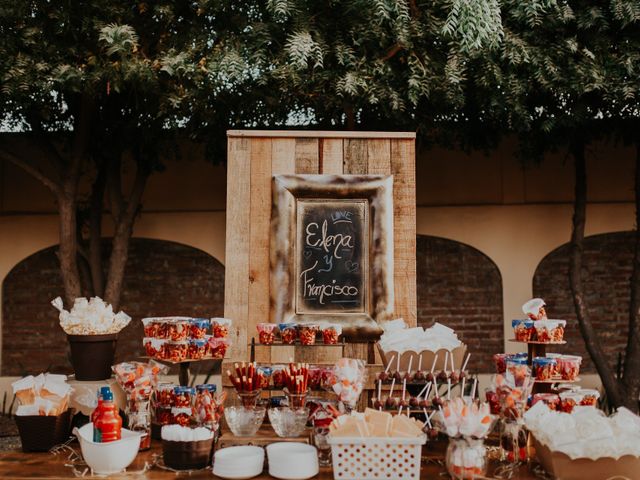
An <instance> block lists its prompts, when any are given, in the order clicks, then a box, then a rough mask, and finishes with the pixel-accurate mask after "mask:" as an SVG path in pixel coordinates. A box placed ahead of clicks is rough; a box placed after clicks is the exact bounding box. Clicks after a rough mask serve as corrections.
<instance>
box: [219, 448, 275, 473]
mask: <svg viewBox="0 0 640 480" xmlns="http://www.w3.org/2000/svg"><path fill="white" fill-rule="evenodd" d="M263 468H264V450H263V449H262V448H261V447H251V446H247V447H228V448H223V449H221V450H218V451H217V452H216V453H215V455H214V457H213V474H214V475H216V476H218V477H220V478H228V479H235V480H240V479H243V478H253V477H255V476H257V475H260V474H261V473H262V469H263Z"/></svg>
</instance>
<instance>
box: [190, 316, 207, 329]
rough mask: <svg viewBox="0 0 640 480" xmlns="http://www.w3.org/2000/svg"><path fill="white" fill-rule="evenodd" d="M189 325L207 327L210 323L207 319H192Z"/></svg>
mask: <svg viewBox="0 0 640 480" xmlns="http://www.w3.org/2000/svg"><path fill="white" fill-rule="evenodd" d="M189 323H191V324H192V325H197V326H199V327H206V326H208V325H209V323H210V322H209V320H207V319H206V318H192V319H190V320H189Z"/></svg>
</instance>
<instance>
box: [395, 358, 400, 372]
mask: <svg viewBox="0 0 640 480" xmlns="http://www.w3.org/2000/svg"><path fill="white" fill-rule="evenodd" d="M397 365H398V366H397V367H396V370H397V371H398V372H399V371H400V354H398V364H397Z"/></svg>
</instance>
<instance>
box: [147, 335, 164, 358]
mask: <svg viewBox="0 0 640 480" xmlns="http://www.w3.org/2000/svg"><path fill="white" fill-rule="evenodd" d="M165 343H166V340H164V339H163V338H153V337H145V338H144V339H143V340H142V344H143V345H144V352H145V353H146V355H147V356H148V357H151V358H159V359H163V358H164V344H165Z"/></svg>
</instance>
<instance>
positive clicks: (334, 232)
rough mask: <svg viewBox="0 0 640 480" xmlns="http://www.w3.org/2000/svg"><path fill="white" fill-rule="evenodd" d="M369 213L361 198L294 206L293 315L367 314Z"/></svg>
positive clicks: (300, 202) (306, 202) (319, 201)
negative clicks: (294, 282)
mask: <svg viewBox="0 0 640 480" xmlns="http://www.w3.org/2000/svg"><path fill="white" fill-rule="evenodd" d="M368 212H369V207H368V202H367V200H364V199H362V200H360V199H345V200H335V199H331V200H323V199H304V200H299V201H298V202H297V215H296V230H297V249H296V274H297V275H296V277H297V278H296V295H297V298H296V313H297V314H306V313H362V312H365V311H366V300H367V299H366V295H367V275H368V271H369V264H368V244H369V221H368V220H369V219H368Z"/></svg>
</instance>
